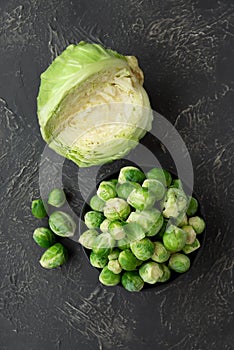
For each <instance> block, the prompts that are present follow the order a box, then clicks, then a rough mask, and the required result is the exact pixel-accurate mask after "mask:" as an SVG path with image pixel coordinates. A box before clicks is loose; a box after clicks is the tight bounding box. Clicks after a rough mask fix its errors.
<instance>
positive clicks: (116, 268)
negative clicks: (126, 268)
mask: <svg viewBox="0 0 234 350" xmlns="http://www.w3.org/2000/svg"><path fill="white" fill-rule="evenodd" d="M107 267H108V269H109V270H110V271H112V272H113V273H115V274H116V275H118V274H119V273H121V272H122V267H121V266H120V263H119V261H118V260H110V261H109V262H108V265H107Z"/></svg>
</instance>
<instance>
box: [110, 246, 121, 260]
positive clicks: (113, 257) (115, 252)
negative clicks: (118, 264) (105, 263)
mask: <svg viewBox="0 0 234 350" xmlns="http://www.w3.org/2000/svg"><path fill="white" fill-rule="evenodd" d="M119 254H120V250H119V249H118V248H116V249H114V250H113V251H112V252H111V253H110V254H109V255H108V259H109V260H117V259H118V258H119Z"/></svg>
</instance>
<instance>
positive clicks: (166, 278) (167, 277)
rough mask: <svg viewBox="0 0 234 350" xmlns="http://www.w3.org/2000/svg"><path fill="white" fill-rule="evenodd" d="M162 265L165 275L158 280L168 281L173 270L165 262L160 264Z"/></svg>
mask: <svg viewBox="0 0 234 350" xmlns="http://www.w3.org/2000/svg"><path fill="white" fill-rule="evenodd" d="M160 267H161V269H162V270H163V275H162V277H160V278H159V279H158V282H166V281H168V280H169V279H170V277H171V271H170V270H169V268H168V267H167V266H166V265H165V264H160Z"/></svg>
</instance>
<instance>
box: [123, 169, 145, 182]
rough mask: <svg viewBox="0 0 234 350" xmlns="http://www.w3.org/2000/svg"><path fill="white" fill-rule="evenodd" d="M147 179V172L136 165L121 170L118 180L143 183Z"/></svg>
mask: <svg viewBox="0 0 234 350" xmlns="http://www.w3.org/2000/svg"><path fill="white" fill-rule="evenodd" d="M144 180H145V174H144V173H143V172H142V171H141V170H140V169H138V168H136V167H134V166H126V167H124V168H122V169H121V170H120V172H119V178H118V182H119V183H120V184H122V183H124V182H126V181H132V182H138V183H142V182H143V181H144Z"/></svg>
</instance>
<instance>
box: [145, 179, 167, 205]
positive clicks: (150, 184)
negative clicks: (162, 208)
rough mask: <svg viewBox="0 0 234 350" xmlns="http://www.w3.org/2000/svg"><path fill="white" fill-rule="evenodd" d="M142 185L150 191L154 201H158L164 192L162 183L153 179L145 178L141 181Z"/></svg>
mask: <svg viewBox="0 0 234 350" xmlns="http://www.w3.org/2000/svg"><path fill="white" fill-rule="evenodd" d="M142 187H143V188H147V189H148V190H149V191H150V192H152V193H153V195H154V197H155V200H156V201H160V200H161V199H162V198H163V197H164V195H165V193H166V189H165V187H164V185H163V184H162V183H161V182H160V181H158V180H155V179H146V180H145V181H144V182H143V184H142Z"/></svg>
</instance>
